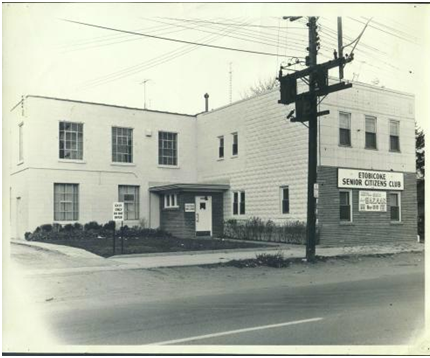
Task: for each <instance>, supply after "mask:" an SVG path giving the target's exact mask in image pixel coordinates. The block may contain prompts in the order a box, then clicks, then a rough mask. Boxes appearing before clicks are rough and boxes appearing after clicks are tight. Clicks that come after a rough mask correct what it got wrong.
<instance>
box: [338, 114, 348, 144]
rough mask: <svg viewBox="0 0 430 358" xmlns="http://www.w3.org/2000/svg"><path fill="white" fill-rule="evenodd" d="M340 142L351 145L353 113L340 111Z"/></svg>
mask: <svg viewBox="0 0 430 358" xmlns="http://www.w3.org/2000/svg"><path fill="white" fill-rule="evenodd" d="M339 144H340V145H344V146H348V147H350V146H351V114H350V113H344V112H339Z"/></svg>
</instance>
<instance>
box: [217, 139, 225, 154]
mask: <svg viewBox="0 0 430 358" xmlns="http://www.w3.org/2000/svg"><path fill="white" fill-rule="evenodd" d="M218 140H219V147H218V158H220V159H221V158H224V137H223V136H221V137H218Z"/></svg>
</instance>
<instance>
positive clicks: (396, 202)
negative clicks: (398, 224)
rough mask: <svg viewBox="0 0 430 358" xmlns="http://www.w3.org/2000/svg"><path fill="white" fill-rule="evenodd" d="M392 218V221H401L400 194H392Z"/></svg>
mask: <svg viewBox="0 0 430 358" xmlns="http://www.w3.org/2000/svg"><path fill="white" fill-rule="evenodd" d="M389 195H390V218H391V221H400V219H401V213H400V193H390V194H389Z"/></svg>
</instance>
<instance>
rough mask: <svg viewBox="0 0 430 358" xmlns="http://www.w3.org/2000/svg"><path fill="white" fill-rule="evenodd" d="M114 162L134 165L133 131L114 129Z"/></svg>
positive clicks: (129, 129)
mask: <svg viewBox="0 0 430 358" xmlns="http://www.w3.org/2000/svg"><path fill="white" fill-rule="evenodd" d="M112 162H118V163H133V129H131V128H120V127H112Z"/></svg>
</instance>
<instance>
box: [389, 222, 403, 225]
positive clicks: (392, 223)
mask: <svg viewBox="0 0 430 358" xmlns="http://www.w3.org/2000/svg"><path fill="white" fill-rule="evenodd" d="M390 225H403V222H401V221H390Z"/></svg>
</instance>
